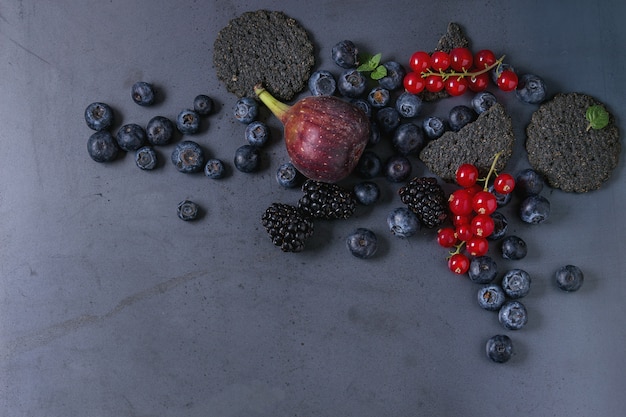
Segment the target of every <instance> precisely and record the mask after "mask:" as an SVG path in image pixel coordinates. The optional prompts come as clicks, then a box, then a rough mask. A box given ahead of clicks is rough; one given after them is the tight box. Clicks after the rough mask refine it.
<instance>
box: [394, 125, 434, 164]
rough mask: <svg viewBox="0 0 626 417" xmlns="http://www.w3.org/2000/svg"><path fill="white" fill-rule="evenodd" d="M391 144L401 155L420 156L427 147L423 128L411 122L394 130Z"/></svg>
mask: <svg viewBox="0 0 626 417" xmlns="http://www.w3.org/2000/svg"><path fill="white" fill-rule="evenodd" d="M391 144H392V145H393V147H394V149H395V150H396V151H398V153H400V154H401V155H405V156H406V155H415V154H418V153H419V152H420V151H421V150H422V149H423V148H424V145H426V141H425V140H424V132H423V131H422V127H421V126H419V125H417V124H415V123H411V122H407V123H403V124H401V125H400V126H398V127H397V128H396V130H394V132H393V136H392V137H391Z"/></svg>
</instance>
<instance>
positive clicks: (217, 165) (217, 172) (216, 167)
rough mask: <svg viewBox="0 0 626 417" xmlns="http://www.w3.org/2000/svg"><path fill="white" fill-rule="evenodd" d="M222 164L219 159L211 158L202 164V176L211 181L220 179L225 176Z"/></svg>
mask: <svg viewBox="0 0 626 417" xmlns="http://www.w3.org/2000/svg"><path fill="white" fill-rule="evenodd" d="M225 171H226V169H225V167H224V163H223V162H222V160H221V159H216V158H211V159H209V160H208V161H206V164H204V175H206V176H207V177H208V178H211V179H220V178H223V177H224V174H225Z"/></svg>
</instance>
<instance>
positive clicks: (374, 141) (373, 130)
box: [367, 122, 381, 147]
mask: <svg viewBox="0 0 626 417" xmlns="http://www.w3.org/2000/svg"><path fill="white" fill-rule="evenodd" d="M380 138H381V136H380V128H379V127H378V123H376V122H370V138H369V140H368V141H367V146H369V147H372V146H375V145H378V144H379V143H380Z"/></svg>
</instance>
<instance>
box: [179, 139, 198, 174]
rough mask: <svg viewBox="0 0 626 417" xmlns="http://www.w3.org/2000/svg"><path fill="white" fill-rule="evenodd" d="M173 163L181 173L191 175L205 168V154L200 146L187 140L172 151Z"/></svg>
mask: <svg viewBox="0 0 626 417" xmlns="http://www.w3.org/2000/svg"><path fill="white" fill-rule="evenodd" d="M171 160H172V163H173V164H174V166H175V167H176V169H177V170H178V171H179V172H182V173H184V174H191V173H194V172H198V171H200V170H202V168H204V152H203V151H202V148H201V147H200V145H198V144H197V143H196V142H193V141H191V140H185V141H182V142H180V143H178V144H177V145H176V147H175V148H174V150H173V151H172V156H171Z"/></svg>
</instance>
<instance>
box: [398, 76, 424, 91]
mask: <svg viewBox="0 0 626 417" xmlns="http://www.w3.org/2000/svg"><path fill="white" fill-rule="evenodd" d="M402 85H403V86H404V89H405V90H406V92H407V93H409V94H419V93H421V92H422V91H424V88H426V80H425V79H424V78H422V76H421V75H420V74H418V73H417V72H413V71H411V72H409V73H407V74H406V75H405V76H404V80H402Z"/></svg>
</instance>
